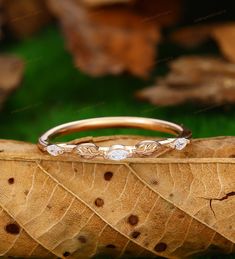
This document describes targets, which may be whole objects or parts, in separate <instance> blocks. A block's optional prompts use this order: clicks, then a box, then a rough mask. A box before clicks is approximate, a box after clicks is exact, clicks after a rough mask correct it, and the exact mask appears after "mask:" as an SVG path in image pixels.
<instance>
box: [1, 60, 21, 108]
mask: <svg viewBox="0 0 235 259" xmlns="http://www.w3.org/2000/svg"><path fill="white" fill-rule="evenodd" d="M23 71H24V63H23V61H22V60H21V59H19V58H16V57H13V56H3V55H2V56H0V107H1V106H2V104H3V102H4V101H5V100H6V98H7V97H8V95H9V94H10V93H11V92H12V91H13V90H15V89H16V87H17V86H18V85H19V84H20V81H21V80H22V77H23Z"/></svg>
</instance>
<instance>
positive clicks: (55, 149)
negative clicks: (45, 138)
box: [46, 145, 64, 156]
mask: <svg viewBox="0 0 235 259" xmlns="http://www.w3.org/2000/svg"><path fill="white" fill-rule="evenodd" d="M46 150H47V152H48V153H49V154H50V155H52V156H59V155H61V154H63V153H64V150H63V148H61V147H59V146H57V145H49V146H47V148H46Z"/></svg>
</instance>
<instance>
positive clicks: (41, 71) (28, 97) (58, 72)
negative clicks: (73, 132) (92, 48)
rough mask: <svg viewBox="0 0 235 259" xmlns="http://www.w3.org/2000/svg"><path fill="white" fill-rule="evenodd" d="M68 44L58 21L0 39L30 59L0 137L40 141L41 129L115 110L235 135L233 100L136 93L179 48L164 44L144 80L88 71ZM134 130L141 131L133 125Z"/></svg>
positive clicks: (1, 115) (202, 132)
mask: <svg viewBox="0 0 235 259" xmlns="http://www.w3.org/2000/svg"><path fill="white" fill-rule="evenodd" d="M64 46H65V43H64V40H63V37H62V36H61V34H60V32H59V31H58V29H57V28H55V27H49V28H47V29H45V30H44V31H42V32H41V33H39V34H38V35H36V36H34V37H32V38H31V39H27V40H24V41H21V42H15V41H12V42H5V43H4V44H2V45H0V47H1V52H6V53H13V54H17V55H18V56H21V57H22V58H23V59H24V60H25V64H26V70H25V77H24V80H23V82H22V85H21V86H20V88H18V90H17V91H16V92H15V93H14V94H13V95H12V96H11V97H10V98H9V100H8V101H7V103H6V105H5V107H4V109H3V110H2V111H1V112H0V125H1V127H0V137H1V138H6V139H17V140H23V141H30V142H36V141H37V138H38V136H39V135H40V134H41V133H42V132H44V131H45V130H47V129H48V128H50V127H52V126H55V125H57V124H60V123H64V122H69V121H72V120H78V119H81V118H89V117H98V116H114V115H130V116H144V117H154V118H160V119H165V120H170V121H174V122H177V123H183V124H184V125H185V126H187V127H188V128H190V129H192V131H193V135H194V137H212V136H217V135H234V133H235V123H234V118H235V110H234V109H233V107H231V106H230V107H224V106H223V107H215V106H213V105H211V106H198V105H196V104H195V105H194V104H191V105H183V106H180V107H165V108H162V107H156V106H153V105H151V104H148V103H145V102H140V101H138V100H136V99H135V97H134V93H135V91H137V90H138V89H141V88H143V87H145V86H148V85H151V84H153V83H154V80H153V79H154V77H155V76H156V75H162V74H164V73H166V71H167V61H168V59H169V60H171V59H172V58H174V57H177V56H178V55H180V54H182V50H180V49H179V48H177V47H175V46H163V47H161V51H160V58H159V60H163V62H157V63H158V64H157V67H156V70H155V72H154V73H153V75H152V79H151V80H149V81H142V80H139V79H137V78H134V77H132V76H130V75H121V76H105V77H100V78H92V77H90V76H87V75H84V74H83V73H81V72H80V71H79V70H78V69H76V68H75V67H74V64H73V60H72V57H71V56H70V55H69V54H68V52H67V51H66V50H65V47H64ZM209 49H211V46H209ZM206 50H207V49H206ZM197 52H198V50H197ZM188 54H189V53H188ZM164 60H166V62H165V61H164ZM122 133H130V130H129V131H127V130H124V129H115V130H114V129H110V130H106V131H102V132H99V131H98V132H89V134H90V135H91V134H92V135H102V134H122ZM131 133H134V134H139V133H142V132H140V131H138V130H131ZM148 134H149V133H148ZM79 136H80V135H79Z"/></svg>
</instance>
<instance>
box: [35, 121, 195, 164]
mask: <svg viewBox="0 0 235 259" xmlns="http://www.w3.org/2000/svg"><path fill="white" fill-rule="evenodd" d="M120 127H121V128H138V129H145V130H152V131H160V132H164V133H170V134H173V135H175V137H174V138H167V139H164V140H161V141H157V140H144V141H141V142H139V143H137V144H136V145H135V146H123V145H114V146H111V147H103V146H102V147H99V146H97V145H95V144H94V143H82V144H78V145H70V144H67V143H57V144H52V143H51V140H52V139H53V138H55V137H58V136H62V135H68V134H70V133H74V132H81V131H86V130H94V129H102V128H120ZM191 136H192V134H191V132H190V131H189V130H187V129H185V128H184V127H182V126H180V125H178V124H175V123H171V122H168V121H163V120H158V119H152V118H142V117H101V118H91V119H85V120H79V121H74V122H69V123H66V124H62V125H59V126H57V127H54V128H52V129H50V130H48V131H47V132H45V133H44V134H43V135H42V136H41V137H40V138H39V142H38V146H39V148H40V149H41V150H42V151H46V152H48V153H49V154H50V155H53V156H57V155H62V154H63V153H68V152H75V153H77V154H78V155H79V156H81V157H83V158H94V157H103V158H105V159H112V160H122V159H125V158H129V157H136V156H148V155H150V154H152V153H154V152H155V151H157V150H158V149H159V148H161V146H168V147H171V148H176V149H178V150H181V149H183V148H184V147H185V146H186V145H187V144H188V143H189V139H190V138H191Z"/></svg>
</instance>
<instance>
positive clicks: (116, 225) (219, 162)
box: [0, 136, 235, 258]
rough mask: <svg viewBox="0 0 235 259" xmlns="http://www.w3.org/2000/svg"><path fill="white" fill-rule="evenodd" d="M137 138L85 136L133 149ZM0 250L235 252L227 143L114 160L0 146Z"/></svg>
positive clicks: (233, 166)
mask: <svg viewBox="0 0 235 259" xmlns="http://www.w3.org/2000/svg"><path fill="white" fill-rule="evenodd" d="M137 140H139V138H138V137H121V136H116V137H106V138H104V137H103V138H96V139H93V141H94V142H96V143H98V144H100V145H101V144H106V145H109V144H114V143H117V142H118V143H123V144H134V143H136V141H137ZM0 150H1V152H0V172H1V174H0V206H1V209H2V210H1V214H0V222H1V226H0V253H1V254H2V255H5V256H7V255H11V256H22V257H29V256H31V257H46V256H47V257H49V258H54V257H55V258H56V257H63V258H64V257H69V258H89V257H91V256H93V255H95V254H104V253H105V254H109V255H112V256H114V257H116V256H119V255H123V254H129V255H138V256H142V255H143V256H149V257H152V256H157V255H159V256H163V257H167V258H184V257H186V256H191V255H194V254H202V253H207V252H214V253H220V252H222V253H232V252H235V247H234V243H235V234H234V233H235V232H234V229H235V220H234V218H235V214H234V211H235V174H234V170H235V162H234V157H235V138H234V137H220V138H211V139H197V140H193V142H192V143H191V144H190V145H189V146H188V147H187V148H186V149H185V150H184V151H170V152H167V153H165V154H164V155H162V156H161V157H158V158H156V157H152V158H135V159H129V160H125V161H121V162H118V163H117V162H116V163H115V162H112V161H103V160H101V159H100V160H83V159H80V158H78V157H77V156H76V155H63V156H60V157H56V158H55V157H51V156H49V155H46V154H43V153H41V152H40V151H39V150H38V149H37V147H36V145H33V144H27V143H23V142H16V141H10V140H1V141H0Z"/></svg>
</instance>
